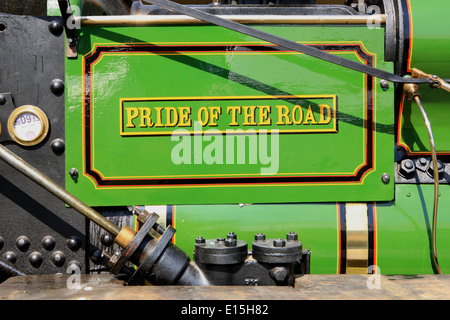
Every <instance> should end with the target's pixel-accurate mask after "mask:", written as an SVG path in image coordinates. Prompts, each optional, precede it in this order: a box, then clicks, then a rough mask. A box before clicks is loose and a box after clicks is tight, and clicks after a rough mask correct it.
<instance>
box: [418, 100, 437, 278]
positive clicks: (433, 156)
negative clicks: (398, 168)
mask: <svg viewBox="0 0 450 320" xmlns="http://www.w3.org/2000/svg"><path fill="white" fill-rule="evenodd" d="M414 100H415V101H416V103H417V105H418V106H419V109H420V112H421V113H422V116H423V119H424V121H425V126H426V128H427V132H428V138H429V140H430V147H431V160H432V162H433V178H434V203H433V230H432V254H433V262H434V265H435V267H436V271H437V273H438V274H442V271H441V267H440V266H439V262H438V258H437V248H436V228H437V211H438V199H439V172H438V165H437V156H436V147H435V144H434V137H433V132H432V130H431V124H430V120H429V119H428V116H427V114H426V112H425V109H424V108H423V106H422V102H421V101H420V97H419V96H418V95H416V96H415V97H414Z"/></svg>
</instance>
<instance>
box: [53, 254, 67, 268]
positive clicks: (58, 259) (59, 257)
mask: <svg viewBox="0 0 450 320" xmlns="http://www.w3.org/2000/svg"><path fill="white" fill-rule="evenodd" d="M51 261H52V263H53V264H54V265H55V266H57V267H62V266H63V265H64V262H65V261H66V256H65V255H64V252H62V251H55V252H53V253H52V256H51Z"/></svg>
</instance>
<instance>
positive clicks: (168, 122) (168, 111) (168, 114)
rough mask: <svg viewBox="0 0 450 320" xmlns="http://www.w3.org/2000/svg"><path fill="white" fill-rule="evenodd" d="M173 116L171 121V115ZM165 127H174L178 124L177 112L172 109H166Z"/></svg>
mask: <svg viewBox="0 0 450 320" xmlns="http://www.w3.org/2000/svg"><path fill="white" fill-rule="evenodd" d="M171 114H173V120H172V115H171ZM166 118H167V119H166V127H175V126H176V125H177V123H178V112H177V109H175V108H174V107H166Z"/></svg>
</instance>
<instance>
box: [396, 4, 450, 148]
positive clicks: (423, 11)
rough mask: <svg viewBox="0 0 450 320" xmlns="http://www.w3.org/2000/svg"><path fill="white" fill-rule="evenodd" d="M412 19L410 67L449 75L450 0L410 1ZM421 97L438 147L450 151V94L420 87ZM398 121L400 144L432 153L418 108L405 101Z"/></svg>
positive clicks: (440, 75)
mask: <svg viewBox="0 0 450 320" xmlns="http://www.w3.org/2000/svg"><path fill="white" fill-rule="evenodd" d="M409 2H410V9H411V11H410V14H411V20H412V31H411V36H412V39H411V42H410V46H411V56H410V61H409V65H408V68H418V69H420V70H422V71H424V72H426V73H428V74H436V75H438V76H439V77H441V78H450V32H449V30H450V19H448V12H449V10H450V2H448V1H439V0H431V1H421V0H409ZM420 94H421V100H422V103H423V105H424V108H425V111H426V112H427V115H428V117H429V119H430V123H431V126H432V129H433V135H434V138H435V141H436V150H437V151H438V152H439V153H441V154H450V130H448V119H450V109H449V105H450V93H449V92H447V91H444V90H442V89H430V88H429V87H428V86H427V85H421V86H420ZM401 111H402V113H401V114H400V119H399V122H400V124H401V126H400V131H399V133H400V135H399V139H398V140H399V143H400V144H402V145H404V146H405V147H406V149H407V150H408V152H409V153H411V154H422V153H425V154H429V153H430V143H429V142H428V134H427V130H426V127H425V124H424V120H423V118H422V115H421V113H420V110H419V108H418V107H417V105H416V104H415V103H411V102H410V101H407V100H406V101H405V103H404V106H403V109H402V110H401Z"/></svg>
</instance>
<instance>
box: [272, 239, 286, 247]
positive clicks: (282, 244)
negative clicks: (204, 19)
mask: <svg viewBox="0 0 450 320" xmlns="http://www.w3.org/2000/svg"><path fill="white" fill-rule="evenodd" d="M273 246H274V247H277V248H282V247H285V246H286V241H285V240H284V239H275V240H273Z"/></svg>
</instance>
